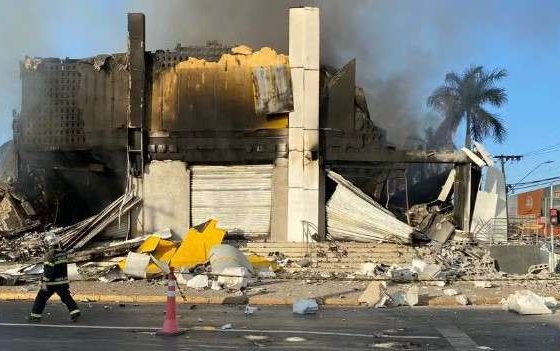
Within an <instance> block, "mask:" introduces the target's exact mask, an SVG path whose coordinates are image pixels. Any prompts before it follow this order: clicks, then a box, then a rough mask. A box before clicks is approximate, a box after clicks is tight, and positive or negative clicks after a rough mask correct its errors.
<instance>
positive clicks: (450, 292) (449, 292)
mask: <svg viewBox="0 0 560 351" xmlns="http://www.w3.org/2000/svg"><path fill="white" fill-rule="evenodd" d="M443 294H444V295H445V296H456V295H459V292H458V291H457V290H456V289H445V290H443Z"/></svg>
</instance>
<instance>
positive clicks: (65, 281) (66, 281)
mask: <svg viewBox="0 0 560 351" xmlns="http://www.w3.org/2000/svg"><path fill="white" fill-rule="evenodd" d="M68 283H69V282H68V280H61V281H58V282H46V283H45V284H47V285H62V284H68Z"/></svg>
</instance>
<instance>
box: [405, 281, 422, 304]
mask: <svg viewBox="0 0 560 351" xmlns="http://www.w3.org/2000/svg"><path fill="white" fill-rule="evenodd" d="M419 292H420V288H419V287H418V286H417V285H414V286H412V287H410V289H408V291H407V292H406V303H407V304H408V305H409V306H416V305H418V301H419V298H418V294H419Z"/></svg>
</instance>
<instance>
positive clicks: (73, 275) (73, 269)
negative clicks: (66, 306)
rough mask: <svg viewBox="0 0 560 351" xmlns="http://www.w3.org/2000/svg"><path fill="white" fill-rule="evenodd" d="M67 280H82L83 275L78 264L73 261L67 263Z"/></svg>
mask: <svg viewBox="0 0 560 351" xmlns="http://www.w3.org/2000/svg"><path fill="white" fill-rule="evenodd" d="M67 268H68V280H70V281H71V282H72V281H79V280H84V277H83V276H82V275H81V274H80V272H79V270H78V266H77V265H76V264H75V263H69V264H68V266H67Z"/></svg>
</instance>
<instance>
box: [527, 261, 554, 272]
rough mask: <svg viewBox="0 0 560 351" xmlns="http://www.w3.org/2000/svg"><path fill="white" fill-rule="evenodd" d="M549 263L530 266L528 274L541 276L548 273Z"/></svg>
mask: <svg viewBox="0 0 560 351" xmlns="http://www.w3.org/2000/svg"><path fill="white" fill-rule="evenodd" d="M548 270H549V269H548V263H543V264H534V265H532V266H529V269H527V273H529V274H539V273H540V272H542V271H548Z"/></svg>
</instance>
